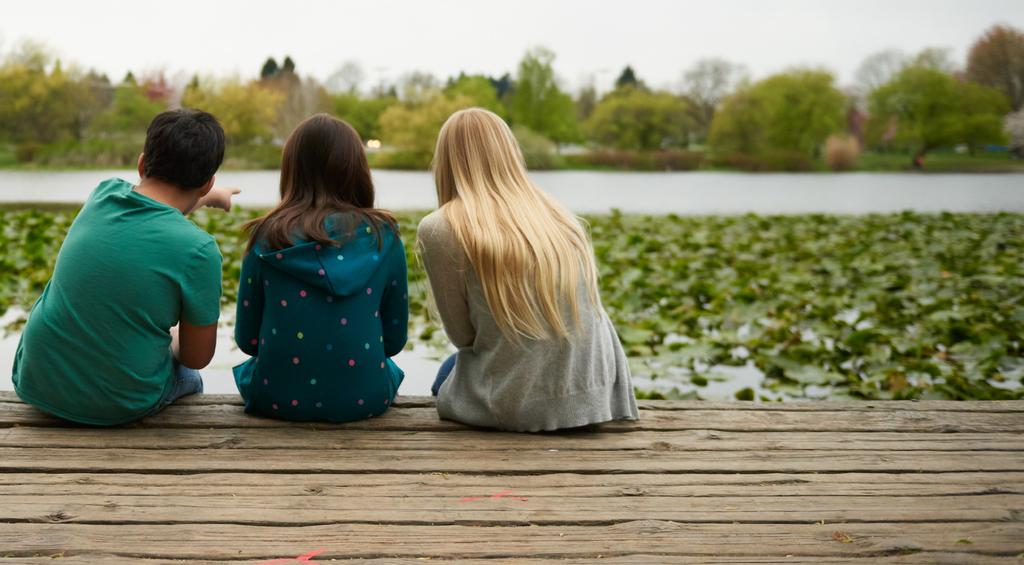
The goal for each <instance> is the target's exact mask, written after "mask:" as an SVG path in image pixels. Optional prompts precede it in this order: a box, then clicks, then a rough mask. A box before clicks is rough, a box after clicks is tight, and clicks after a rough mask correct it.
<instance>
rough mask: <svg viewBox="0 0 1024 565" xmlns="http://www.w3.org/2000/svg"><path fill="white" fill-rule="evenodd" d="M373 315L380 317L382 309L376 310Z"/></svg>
mask: <svg viewBox="0 0 1024 565" xmlns="http://www.w3.org/2000/svg"><path fill="white" fill-rule="evenodd" d="M373 317H374V318H380V310H377V311H375V312H374V313H373Z"/></svg>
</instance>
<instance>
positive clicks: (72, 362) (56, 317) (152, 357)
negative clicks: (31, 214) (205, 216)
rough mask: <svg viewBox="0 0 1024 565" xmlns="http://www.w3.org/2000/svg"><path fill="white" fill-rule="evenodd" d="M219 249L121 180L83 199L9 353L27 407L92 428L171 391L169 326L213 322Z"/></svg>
mask: <svg viewBox="0 0 1024 565" xmlns="http://www.w3.org/2000/svg"><path fill="white" fill-rule="evenodd" d="M220 276H221V256H220V250H219V249H218V248H217V243H216V241H215V240H214V239H213V237H212V236H211V235H210V234H208V233H206V232H204V231H202V230H201V229H199V228H198V227H196V225H195V224H193V223H192V222H191V221H189V220H188V219H187V218H185V216H183V215H182V213H181V212H180V211H179V210H177V209H175V208H172V207H170V206H168V205H166V204H163V203H161V202H157V201H156V200H153V199H152V198H149V197H147V196H144V195H142V194H139V193H138V192H135V191H134V190H133V186H132V185H131V184H130V183H128V182H126V181H124V180H121V179H110V180H106V181H104V182H102V183H100V185H99V186H98V187H96V190H94V191H93V193H92V194H91V195H90V196H89V199H88V200H87V201H86V203H85V206H83V207H82V210H81V212H79V214H78V217H77V218H75V221H74V223H73V224H72V225H71V229H70V230H68V235H67V238H66V239H65V240H64V244H63V245H62V246H61V249H60V253H59V254H58V255H57V263H56V265H55V267H54V270H53V277H52V278H51V279H50V282H49V283H47V285H46V288H45V289H44V290H43V294H42V296H40V297H39V300H38V301H36V303H35V306H33V307H32V311H31V312H30V314H29V318H28V322H27V323H26V325H25V331H24V333H22V336H21V342H20V343H19V344H18V351H17V353H16V354H15V358H14V369H13V378H12V380H13V381H14V388H15V390H16V391H17V392H18V395H19V396H20V397H21V398H22V399H23V400H25V401H26V402H28V403H30V404H33V405H35V406H37V407H39V408H41V409H43V410H45V411H47V412H50V413H53V414H55V415H57V416H60V417H62V418H65V419H68V420H72V421H76V422H82V423H87V424H99V425H113V424H120V423H124V422H128V421H131V420H134V419H136V418H139V417H141V416H143V415H145V414H146V413H147V412H149V411H151V410H152V409H153V408H154V407H155V406H156V405H157V403H159V401H160V399H161V398H162V396H163V394H164V391H165V390H167V389H168V388H169V387H170V386H171V382H172V370H173V367H172V363H173V359H172V356H171V350H170V344H171V336H170V333H169V330H170V328H171V327H172V326H174V325H175V324H177V323H178V321H179V320H185V321H187V322H188V323H190V324H193V325H198V326H206V325H210V324H213V323H216V322H217V318H218V317H219V315H220V289H221V283H220Z"/></svg>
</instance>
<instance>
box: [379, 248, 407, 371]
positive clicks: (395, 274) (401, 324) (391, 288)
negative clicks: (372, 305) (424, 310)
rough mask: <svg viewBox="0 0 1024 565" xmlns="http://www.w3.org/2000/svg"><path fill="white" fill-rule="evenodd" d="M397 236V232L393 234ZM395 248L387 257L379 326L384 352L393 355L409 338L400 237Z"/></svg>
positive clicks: (400, 349) (402, 252)
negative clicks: (382, 332)
mask: <svg viewBox="0 0 1024 565" xmlns="http://www.w3.org/2000/svg"><path fill="white" fill-rule="evenodd" d="M395 237H396V238H397V237H398V236H397V234H396V236H395ZM395 243H396V247H397V249H394V250H392V251H391V254H390V255H391V256H390V257H389V258H388V259H389V261H390V262H391V264H390V265H389V269H388V274H389V276H388V280H386V281H385V282H384V284H385V286H384V295H383V297H382V299H381V312H380V316H381V326H382V327H383V331H384V354H385V355H387V356H388V357H393V356H395V355H398V354H399V353H401V351H402V348H404V347H405V342H406V341H408V339H409V279H408V268H407V266H406V262H405V246H404V245H402V240H401V238H399V239H398V241H397V242H395Z"/></svg>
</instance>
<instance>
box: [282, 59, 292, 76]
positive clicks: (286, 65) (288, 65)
mask: <svg viewBox="0 0 1024 565" xmlns="http://www.w3.org/2000/svg"><path fill="white" fill-rule="evenodd" d="M281 72H282V73H292V74H294V73H295V61H292V58H291V57H289V56H287V55H285V57H284V62H283V63H281Z"/></svg>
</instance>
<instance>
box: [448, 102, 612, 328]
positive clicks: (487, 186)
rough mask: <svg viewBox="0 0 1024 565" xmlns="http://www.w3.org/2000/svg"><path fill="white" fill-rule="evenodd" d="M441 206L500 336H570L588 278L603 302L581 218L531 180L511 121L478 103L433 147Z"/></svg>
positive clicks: (452, 121) (456, 117) (454, 118)
mask: <svg viewBox="0 0 1024 565" xmlns="http://www.w3.org/2000/svg"><path fill="white" fill-rule="evenodd" d="M433 170H434V182H435V183H436V185H437V202H438V206H439V207H440V209H441V210H442V213H443V214H444V215H445V218H446V219H447V220H448V223H449V224H450V225H451V226H452V229H453V230H454V232H455V235H456V237H457V238H458V240H459V243H461V244H462V248H463V249H464V250H465V251H466V255H467V257H468V258H469V261H470V262H471V263H472V265H473V268H474V269H475V270H476V274H477V277H478V278H479V279H480V284H481V286H482V287H483V292H484V297H485V298H486V299H487V305H488V306H489V307H490V309H491V313H492V314H493V316H494V320H495V322H497V325H498V328H499V329H500V330H501V332H502V333H503V334H505V335H506V336H509V337H511V338H513V339H517V340H518V338H521V337H525V338H529V339H534V340H539V339H547V338H550V337H551V333H552V330H553V332H554V334H555V335H557V336H558V337H561V338H564V337H567V336H568V335H569V331H570V326H571V325H572V324H571V323H570V321H569V320H566V319H565V318H564V316H563V310H562V307H561V306H562V305H568V306H569V307H570V309H571V312H572V315H573V320H572V322H573V323H575V322H576V321H578V319H579V297H578V296H577V289H578V288H579V284H580V281H581V280H582V281H584V283H585V285H584V286H585V287H586V289H587V291H588V294H589V297H588V298H589V300H591V301H592V302H593V303H595V304H596V303H598V300H599V299H598V290H597V269H596V267H595V264H594V258H593V251H592V249H591V245H590V239H589V237H588V235H587V232H586V231H585V230H584V228H583V225H582V223H581V222H582V221H581V220H580V219H579V218H577V217H575V216H573V215H572V214H571V213H569V211H568V210H566V209H565V208H564V207H563V206H562V205H561V204H560V203H559V202H558V201H556V200H555V199H554V198H552V197H550V196H548V195H547V194H546V193H545V192H544V191H542V190H541V189H540V188H538V187H537V186H536V185H534V184H533V183H532V182H530V179H529V178H528V177H527V176H526V167H525V164H524V161H523V154H522V151H521V150H520V148H519V144H518V143H517V142H516V139H515V137H514V136H513V135H512V131H511V130H510V129H509V127H508V125H507V124H506V123H505V122H504V121H503V120H502V119H501V118H500V117H498V116H497V115H495V114H493V113H491V112H488V111H487V110H484V109H481V108H468V109H465V110H460V111H458V112H456V113H454V114H452V115H451V117H449V118H448V121H446V122H445V124H444V126H443V127H442V128H441V133H440V135H439V136H438V138H437V149H436V151H435V153H434V163H433Z"/></svg>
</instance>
